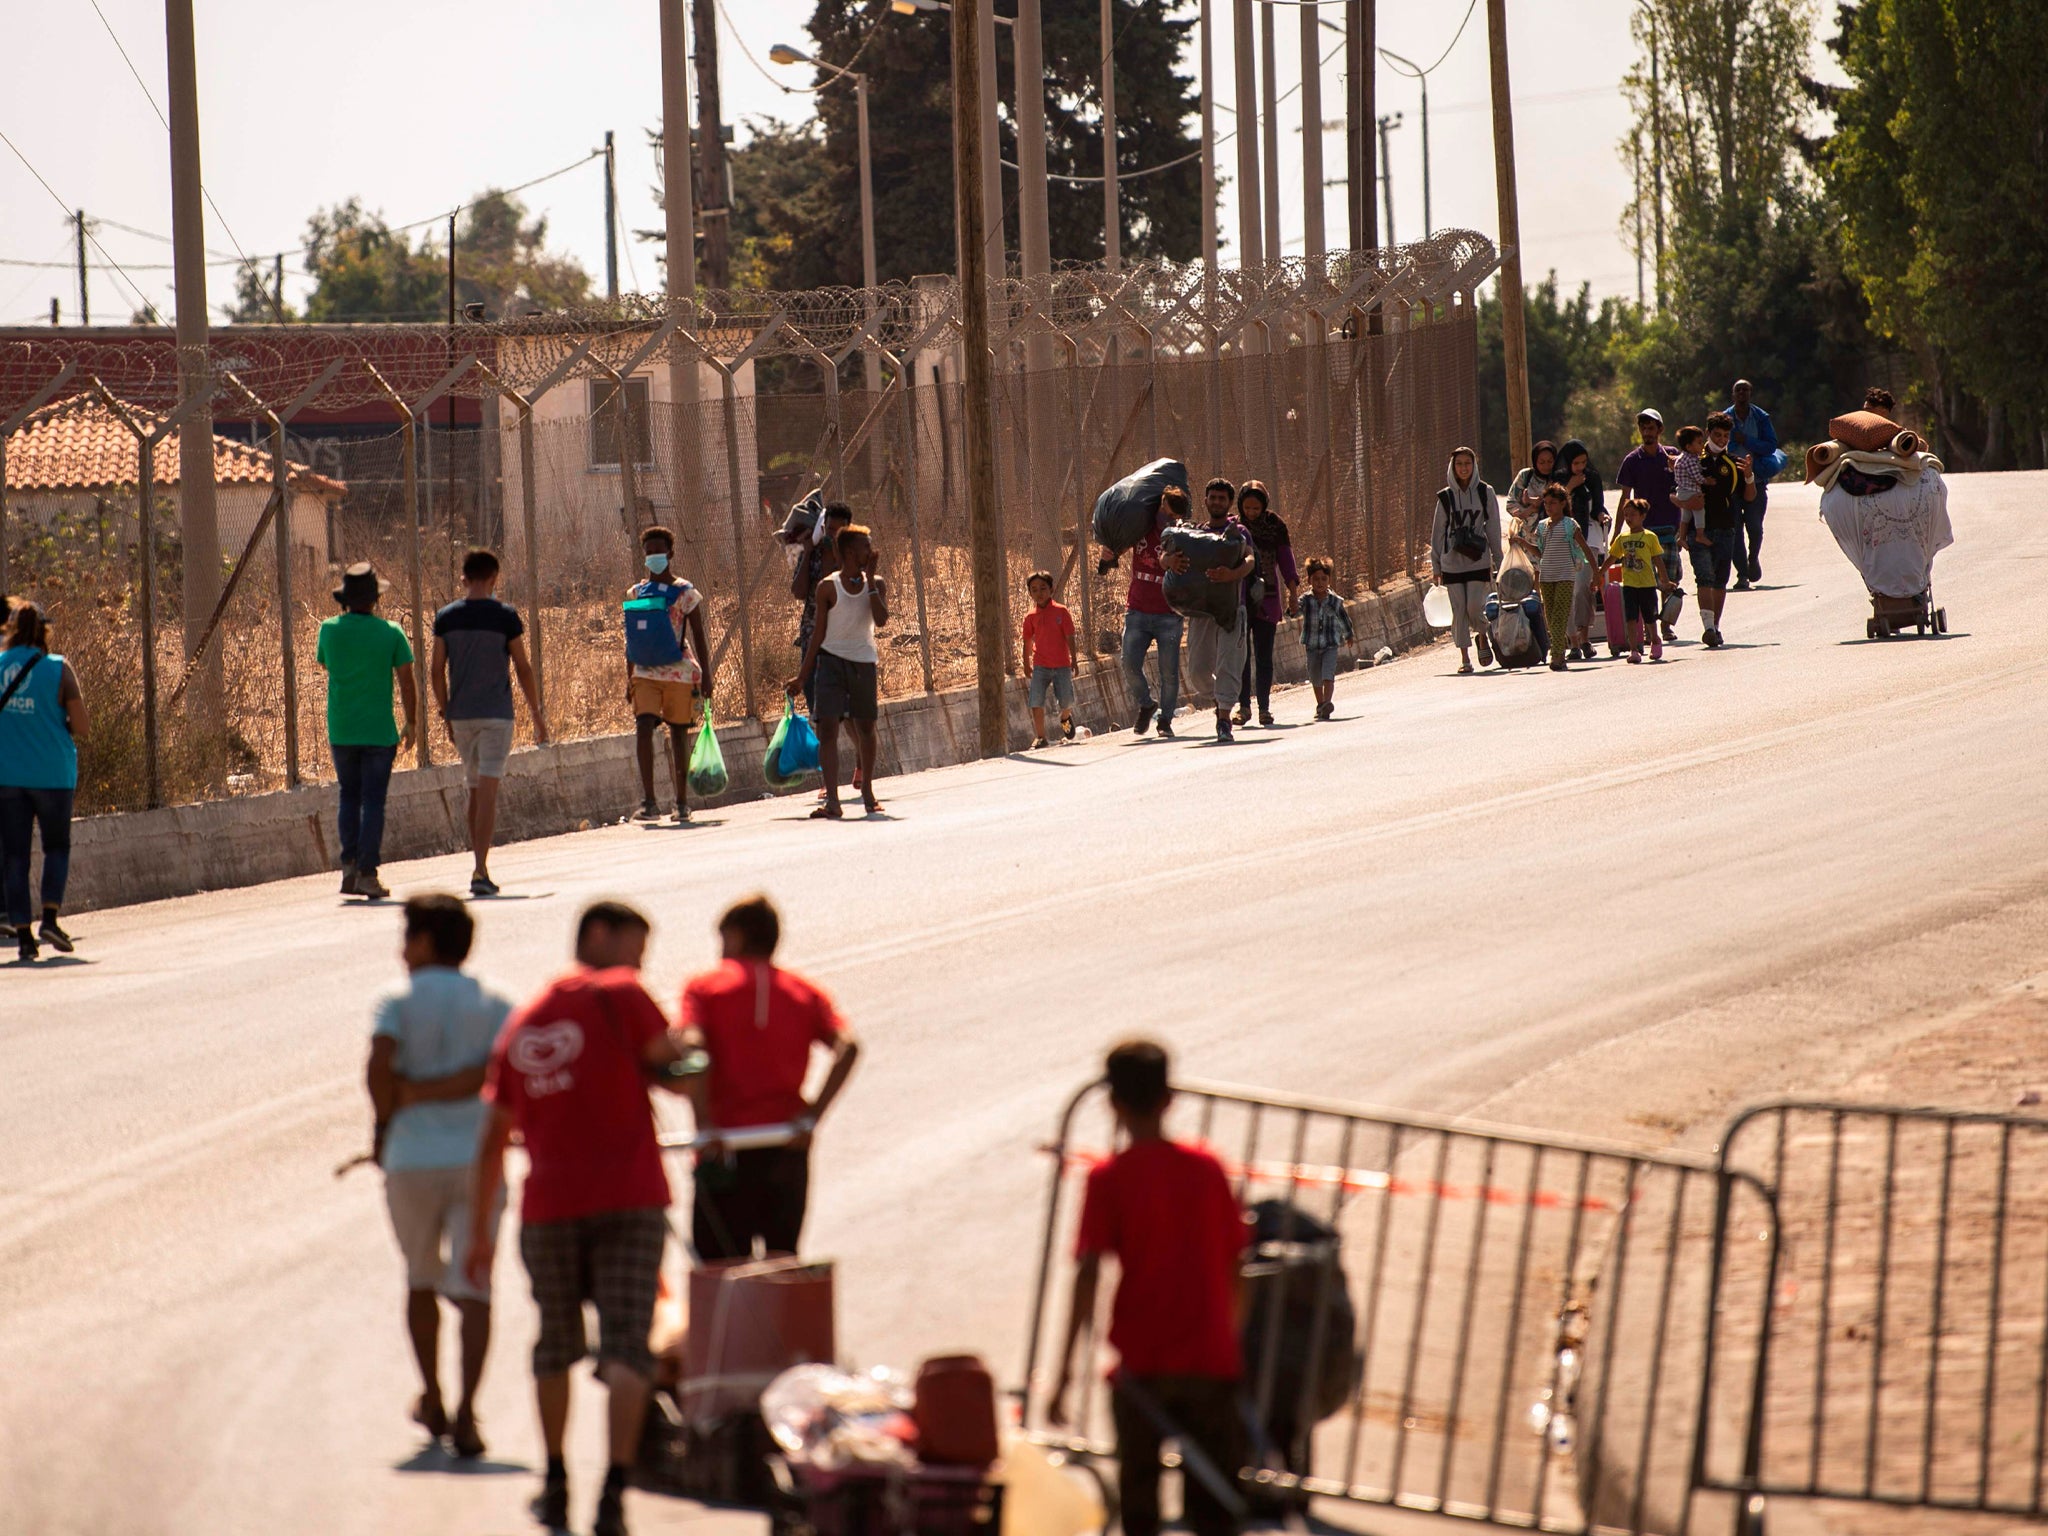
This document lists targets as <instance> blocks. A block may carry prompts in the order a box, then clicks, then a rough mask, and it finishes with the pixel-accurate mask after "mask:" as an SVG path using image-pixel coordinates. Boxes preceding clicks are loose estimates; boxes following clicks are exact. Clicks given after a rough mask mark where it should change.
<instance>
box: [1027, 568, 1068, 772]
mask: <svg viewBox="0 0 2048 1536" xmlns="http://www.w3.org/2000/svg"><path fill="white" fill-rule="evenodd" d="M1024 590H1025V591H1026V592H1027V593H1029V594H1030V597H1031V606H1030V607H1029V608H1027V609H1025V610H1024V623H1023V626H1022V628H1023V636H1022V638H1023V642H1024V649H1023V662H1024V676H1025V677H1026V678H1027V679H1029V681H1028V682H1027V683H1026V684H1025V693H1024V697H1025V702H1026V703H1028V704H1029V705H1030V706H1031V745H1032V746H1033V747H1042V746H1044V745H1046V730H1045V701H1046V697H1047V696H1048V695H1050V696H1051V697H1052V699H1053V701H1054V702H1055V703H1057V704H1058V705H1059V707H1060V734H1061V735H1062V736H1064V737H1065V738H1066V739H1067V740H1068V741H1072V740H1073V739H1074V615H1073V612H1072V610H1071V609H1069V608H1067V607H1066V605H1064V604H1063V603H1059V602H1055V601H1054V600H1053V595H1052V594H1053V585H1052V572H1051V571H1033V572H1032V573H1031V575H1030V576H1029V577H1028V578H1027V579H1026V580H1025V582H1024Z"/></svg>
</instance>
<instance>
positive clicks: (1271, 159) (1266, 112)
mask: <svg viewBox="0 0 2048 1536" xmlns="http://www.w3.org/2000/svg"><path fill="white" fill-rule="evenodd" d="M1311 9H1312V7H1311ZM1274 25H1275V23H1274V20H1273V7H1272V6H1270V5H1261V6H1260V7H1259V42H1260V44H1261V53H1260V58H1259V83H1260V92H1259V94H1260V98H1261V99H1260V103H1259V108H1260V110H1259V128H1260V134H1259V143H1260V148H1261V149H1262V150H1263V151H1264V154H1263V166H1262V169H1263V171H1264V174H1265V182H1264V185H1263V187H1262V188H1261V190H1262V191H1263V192H1264V194H1265V205H1266V260H1268V261H1278V260H1279V259H1280V99H1279V98H1280V81H1279V74H1280V66H1279V61H1278V60H1277V59H1275V58H1274V57H1273V55H1274V54H1275V53H1276V52H1278V49H1276V48H1275V47H1274V43H1273V29H1274ZM1240 131H1242V130H1241V129H1240ZM1304 191H1306V189H1304Z"/></svg>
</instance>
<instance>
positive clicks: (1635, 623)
mask: <svg viewBox="0 0 2048 1536" xmlns="http://www.w3.org/2000/svg"><path fill="white" fill-rule="evenodd" d="M1649 511H1650V504H1649V503H1648V502H1647V501H1642V500H1639V499H1637V498H1634V497H1624V498H1623V500H1622V503H1621V520H1622V522H1623V523H1624V524H1625V525H1626V526H1625V527H1624V529H1623V531H1622V532H1620V533H1618V534H1616V535H1615V536H1614V538H1613V540H1612V541H1611V542H1610V543H1609V544H1608V546H1607V558H1608V559H1609V560H1611V561H1613V562H1614V563H1615V564H1616V565H1619V566H1620V567H1621V602H1622V613H1623V614H1624V615H1625V616H1626V617H1627V619H1628V659H1629V660H1630V661H1631V662H1635V663H1640V662H1641V661H1642V659H1643V633H1644V631H1645V630H1647V631H1648V632H1649V636H1650V660H1652V661H1662V660H1663V659H1664V640H1663V637H1662V636H1661V635H1659V634H1658V632H1657V619H1658V609H1659V598H1658V595H1657V594H1658V591H1659V589H1660V588H1662V587H1664V586H1665V585H1666V584H1667V577H1666V575H1665V572H1664V544H1663V541H1662V540H1661V539H1659V538H1658V537H1657V535H1656V534H1654V533H1652V532H1650V531H1649V530H1648V529H1646V528H1645V527H1643V519H1644V518H1645V517H1646V516H1648V515H1649Z"/></svg>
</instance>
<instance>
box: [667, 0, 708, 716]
mask: <svg viewBox="0 0 2048 1536" xmlns="http://www.w3.org/2000/svg"><path fill="white" fill-rule="evenodd" d="M683 3H684V0H656V4H657V5H658V6H659V7H660V12H659V14H660V16H661V202H662V211H663V213H664V215H665V222H666V224H667V228H668V239H667V246H668V255H667V263H668V298H669V303H670V304H671V305H672V306H678V305H679V306H681V307H682V308H683V310H684V311H685V313H684V318H683V322H682V324H681V325H679V326H678V327H677V328H676V329H677V330H678V331H679V332H681V333H683V334H685V335H691V334H694V333H695V331H696V329H697V319H696V309H697V216H696V212H695V210H694V208H693V207H692V205H691V199H690V83H689V67H690V61H689V54H688V51H687V50H686V49H685V48H684V46H683V14H682V13H683ZM668 397H669V400H670V402H671V403H672V405H673V406H674V407H676V408H677V419H676V431H675V432H674V433H672V434H671V437H670V441H671V443H672V444H673V452H674V455H675V458H674V461H673V462H672V463H671V465H670V467H669V473H670V480H669V483H670V485H672V486H673V487H674V488H675V495H676V496H677V497H678V498H680V497H682V496H683V495H685V494H686V493H687V489H688V487H689V484H690V481H689V472H690V468H691V465H692V463H693V461H694V459H695V455H694V454H693V453H692V451H691V446H692V439H693V435H694V433H695V431H696V425H697V421H696V416H695V414H694V413H693V412H691V411H690V410H689V409H688V407H690V406H694V405H695V404H696V403H697V359H696V357H695V356H694V355H693V354H692V353H691V352H690V351H689V349H688V347H687V345H686V344H685V345H681V346H674V347H671V348H669V353H668ZM707 681H709V680H708V679H707Z"/></svg>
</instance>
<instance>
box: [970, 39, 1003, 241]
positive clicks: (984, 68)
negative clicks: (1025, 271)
mask: <svg viewBox="0 0 2048 1536" xmlns="http://www.w3.org/2000/svg"><path fill="white" fill-rule="evenodd" d="M974 24H975V26H976V27H978V28H979V29H980V36H979V37H978V38H977V39H976V41H977V42H979V43H980V44H981V57H980V59H979V61H978V64H977V69H978V71H979V72H978V73H977V74H976V76H975V79H976V82H977V85H978V89H977V90H976V92H975V94H976V96H978V97H979V98H980V101H981V227H982V234H983V239H984V241H985V243H986V244H987V246H988V251H987V261H988V273H989V276H990V277H991V278H1001V277H1007V276H1008V275H1009V271H1010V258H1009V254H1008V252H1007V250H1006V249H1005V246H1004V241H1003V161H1002V135H1001V133H1000V132H999V131H998V124H997V119H996V8H995V6H994V4H993V3H990V4H987V5H983V6H982V7H981V8H980V9H979V11H978V12H977V13H976V16H975V23H974Z"/></svg>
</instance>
